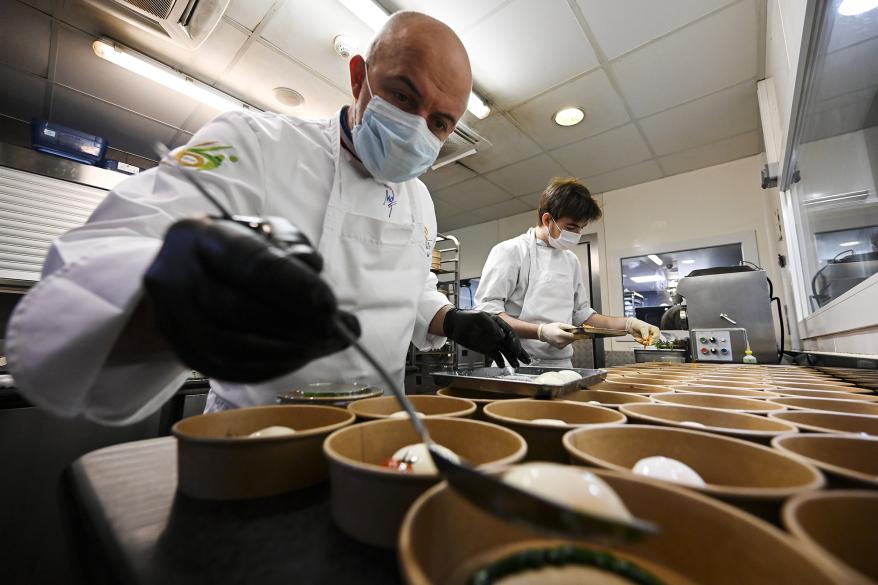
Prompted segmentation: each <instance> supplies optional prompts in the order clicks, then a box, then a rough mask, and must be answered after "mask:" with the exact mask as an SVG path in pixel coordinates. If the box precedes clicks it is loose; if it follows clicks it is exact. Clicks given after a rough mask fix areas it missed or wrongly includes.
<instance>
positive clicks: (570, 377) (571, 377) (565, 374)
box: [558, 370, 582, 384]
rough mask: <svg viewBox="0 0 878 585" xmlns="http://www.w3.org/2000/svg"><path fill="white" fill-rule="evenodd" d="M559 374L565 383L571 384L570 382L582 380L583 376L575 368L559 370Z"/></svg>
mask: <svg viewBox="0 0 878 585" xmlns="http://www.w3.org/2000/svg"><path fill="white" fill-rule="evenodd" d="M558 376H560V377H561V378H562V379H563V380H564V383H565V384H569V383H570V382H575V381H577V380H582V376H580V375H579V374H578V373H576V372H574V371H573V370H561V371H560V372H558Z"/></svg>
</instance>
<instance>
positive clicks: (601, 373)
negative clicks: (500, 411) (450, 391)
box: [431, 366, 607, 398]
mask: <svg viewBox="0 0 878 585" xmlns="http://www.w3.org/2000/svg"><path fill="white" fill-rule="evenodd" d="M561 370H573V371H574V372H576V373H577V374H579V375H580V376H582V379H580V380H576V381H575V382H570V383H569V384H564V385H563V386H555V385H552V384H537V383H535V382H533V381H532V380H526V379H518V378H510V377H508V376H510V374H514V375H518V376H523V377H524V376H527V377H530V378H536V377H537V376H539V375H540V374H542V373H545V372H559V371H561ZM431 375H432V376H433V382H435V383H436V384H438V385H440V386H450V387H451V388H464V389H467V390H484V391H487V392H497V393H500V394H515V395H518V396H522V397H531V398H558V397H560V396H564V395H565V394H569V393H571V392H574V391H575V390H579V389H580V388H588V387H589V386H594V385H595V384H598V383H599V382H602V381H603V380H604V379H605V378H606V377H607V371H606V370H589V369H585V368H540V367H533V366H524V367H521V368H513V369H510V368H497V367H493V368H469V369H459V370H444V371H440V372H433V373H432V374H431Z"/></svg>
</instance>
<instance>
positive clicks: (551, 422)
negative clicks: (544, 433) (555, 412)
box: [530, 418, 567, 427]
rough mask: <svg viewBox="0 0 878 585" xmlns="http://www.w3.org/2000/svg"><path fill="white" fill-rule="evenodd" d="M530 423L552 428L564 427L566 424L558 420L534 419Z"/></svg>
mask: <svg viewBox="0 0 878 585" xmlns="http://www.w3.org/2000/svg"><path fill="white" fill-rule="evenodd" d="M530 422H532V423H536V424H538V425H549V426H553V427H566V426H567V423H566V422H564V421H563V420H561V419H560V418H535V419H533V420H532V421H530Z"/></svg>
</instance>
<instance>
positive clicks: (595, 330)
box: [562, 325, 628, 337]
mask: <svg viewBox="0 0 878 585" xmlns="http://www.w3.org/2000/svg"><path fill="white" fill-rule="evenodd" d="M562 329H563V330H564V331H567V332H568V333H572V334H573V335H590V336H592V337H622V336H623V335H628V332H627V331H625V330H624V329H605V328H603V327H574V326H573V325H569V326H564V327H562Z"/></svg>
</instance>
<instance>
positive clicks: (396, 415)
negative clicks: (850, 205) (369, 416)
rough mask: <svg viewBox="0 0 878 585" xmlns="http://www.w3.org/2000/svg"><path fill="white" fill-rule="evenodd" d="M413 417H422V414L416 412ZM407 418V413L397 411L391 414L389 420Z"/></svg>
mask: <svg viewBox="0 0 878 585" xmlns="http://www.w3.org/2000/svg"><path fill="white" fill-rule="evenodd" d="M415 416H418V417H423V416H424V413H423V412H419V411H417V410H416V411H415ZM408 417H409V413H407V412H406V411H404V410H397V411H396V412H394V413H393V414H391V415H390V418H408Z"/></svg>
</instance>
